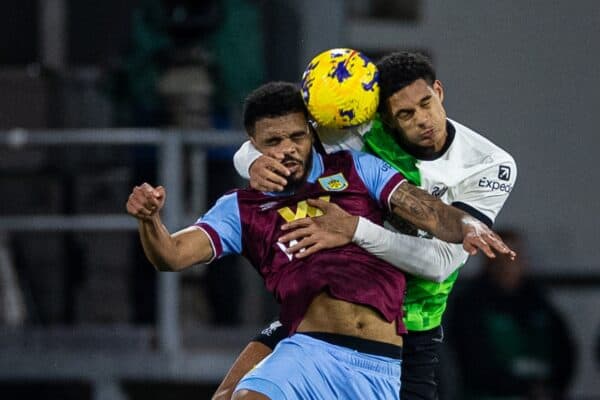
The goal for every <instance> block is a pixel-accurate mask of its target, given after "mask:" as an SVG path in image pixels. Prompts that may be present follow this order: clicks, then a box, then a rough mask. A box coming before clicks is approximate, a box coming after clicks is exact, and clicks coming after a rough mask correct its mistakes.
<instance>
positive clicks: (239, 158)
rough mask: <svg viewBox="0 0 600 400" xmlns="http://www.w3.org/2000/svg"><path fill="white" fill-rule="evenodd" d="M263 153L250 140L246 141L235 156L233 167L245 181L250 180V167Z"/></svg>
mask: <svg viewBox="0 0 600 400" xmlns="http://www.w3.org/2000/svg"><path fill="white" fill-rule="evenodd" d="M260 156H262V153H261V152H260V151H258V150H256V147H254V145H253V144H252V143H250V141H249V140H246V141H245V142H244V143H242V145H241V146H240V148H239V149H238V151H236V152H235V154H234V155H233V166H234V167H235V170H236V171H237V173H238V174H239V175H240V176H241V177H242V178H244V179H250V173H249V170H250V166H251V165H252V163H253V162H254V161H256V159H257V158H258V157H260Z"/></svg>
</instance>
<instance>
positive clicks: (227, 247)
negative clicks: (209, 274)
mask: <svg viewBox="0 0 600 400" xmlns="http://www.w3.org/2000/svg"><path fill="white" fill-rule="evenodd" d="M196 225H198V226H200V227H203V225H204V226H205V225H208V226H209V227H210V228H212V229H213V230H214V232H215V233H216V234H217V235H218V239H219V240H220V246H219V244H218V243H215V246H216V247H217V249H216V251H217V254H216V256H217V257H221V256H224V255H227V254H240V253H241V252H242V227H241V221H240V209H239V206H238V202H237V192H234V193H230V194H226V195H224V196H222V197H221V198H219V200H217V202H216V203H215V205H214V206H213V207H212V208H211V209H210V210H208V211H207V212H206V213H205V214H204V215H203V216H202V217H201V218H199V219H198V220H197V221H196ZM212 233H213V232H208V234H209V236H211V240H213V241H216V239H217V238H214V237H213V235H212ZM219 247H221V249H219ZM219 250H220V251H219Z"/></svg>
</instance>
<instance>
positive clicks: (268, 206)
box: [258, 201, 277, 211]
mask: <svg viewBox="0 0 600 400" xmlns="http://www.w3.org/2000/svg"><path fill="white" fill-rule="evenodd" d="M276 205H277V202H276V201H269V202H266V203H264V204H261V205H260V206H259V207H258V208H259V209H260V211H267V210H270V209H271V208H273V207H275V206H276Z"/></svg>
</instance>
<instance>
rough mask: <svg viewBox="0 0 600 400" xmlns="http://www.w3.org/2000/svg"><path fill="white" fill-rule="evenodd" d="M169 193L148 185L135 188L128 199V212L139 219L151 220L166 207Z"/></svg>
mask: <svg viewBox="0 0 600 400" xmlns="http://www.w3.org/2000/svg"><path fill="white" fill-rule="evenodd" d="M166 197H167V193H166V191H165V188H164V187H162V186H157V187H152V186H151V185H150V184H148V183H145V182H144V183H142V184H141V185H140V186H135V187H134V188H133V190H132V192H131V194H130V195H129V198H128V199H127V205H126V208H127V212H128V213H129V214H130V215H132V216H134V217H135V218H138V219H144V220H149V219H151V218H152V217H154V216H155V215H158V213H159V212H160V210H161V209H162V208H163V206H164V205H165V199H166Z"/></svg>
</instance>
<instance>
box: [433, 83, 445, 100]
mask: <svg viewBox="0 0 600 400" xmlns="http://www.w3.org/2000/svg"><path fill="white" fill-rule="evenodd" d="M431 87H432V89H433V91H434V92H436V93H437V95H438V97H439V98H440V102H443V101H444V85H442V81H440V80H439V79H436V80H435V82H433V85H432V86H431Z"/></svg>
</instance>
